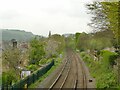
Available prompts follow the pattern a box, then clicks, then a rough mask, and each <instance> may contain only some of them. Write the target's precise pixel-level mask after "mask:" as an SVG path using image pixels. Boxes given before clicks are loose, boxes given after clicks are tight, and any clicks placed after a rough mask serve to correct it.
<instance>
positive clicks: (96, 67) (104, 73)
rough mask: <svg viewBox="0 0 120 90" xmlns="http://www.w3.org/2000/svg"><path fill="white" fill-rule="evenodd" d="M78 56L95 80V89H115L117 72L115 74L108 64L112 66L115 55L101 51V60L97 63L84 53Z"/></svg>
mask: <svg viewBox="0 0 120 90" xmlns="http://www.w3.org/2000/svg"><path fill="white" fill-rule="evenodd" d="M80 56H81V58H82V59H83V60H84V61H85V63H86V64H87V66H88V67H89V70H90V73H91V75H92V77H94V78H95V79H96V86H97V88H114V87H117V75H116V73H117V72H115V71H114V70H113V68H109V67H110V63H111V64H113V63H114V62H113V61H115V59H116V58H117V54H116V53H114V52H110V51H106V50H103V51H101V52H100V56H101V57H102V58H101V59H100V60H99V61H94V60H93V58H92V57H91V56H90V55H89V54H87V53H85V52H81V53H80ZM110 60H111V61H110Z"/></svg>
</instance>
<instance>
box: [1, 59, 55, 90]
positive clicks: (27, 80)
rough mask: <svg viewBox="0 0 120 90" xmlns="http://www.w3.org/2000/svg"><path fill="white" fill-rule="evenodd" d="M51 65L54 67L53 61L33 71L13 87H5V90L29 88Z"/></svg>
mask: <svg viewBox="0 0 120 90" xmlns="http://www.w3.org/2000/svg"><path fill="white" fill-rule="evenodd" d="M53 65H54V60H52V62H51V63H49V64H47V65H46V66H45V67H43V68H41V69H40V70H37V71H35V72H34V73H32V74H31V75H29V76H27V77H26V78H24V79H22V80H20V81H19V82H17V83H15V84H14V85H12V86H10V87H7V89H8V90H18V89H19V90H21V89H22V88H24V87H25V86H26V87H28V86H30V85H31V84H32V83H34V82H35V81H36V80H38V79H39V78H40V77H41V76H43V75H44V74H45V73H46V72H47V71H48V70H49V69H50V68H51V67H52V66H53ZM2 89H3V90H4V89H5V88H2Z"/></svg>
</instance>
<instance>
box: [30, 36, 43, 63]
mask: <svg viewBox="0 0 120 90" xmlns="http://www.w3.org/2000/svg"><path fill="white" fill-rule="evenodd" d="M43 45H44V44H43V43H42V42H40V41H39V40H37V39H36V38H34V39H33V40H32V41H31V42H30V54H29V59H30V61H29V63H30V64H37V65H38V64H39V61H40V60H41V59H42V58H43V57H44V55H45V51H44V46H43Z"/></svg>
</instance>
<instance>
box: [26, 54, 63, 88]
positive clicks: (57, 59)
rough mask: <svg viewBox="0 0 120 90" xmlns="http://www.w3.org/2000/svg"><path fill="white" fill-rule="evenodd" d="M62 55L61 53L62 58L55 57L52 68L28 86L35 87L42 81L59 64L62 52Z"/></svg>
mask: <svg viewBox="0 0 120 90" xmlns="http://www.w3.org/2000/svg"><path fill="white" fill-rule="evenodd" d="M62 55H63V57H62V58H60V57H58V58H56V59H55V65H54V66H52V68H51V69H50V70H49V71H48V72H47V73H45V74H44V75H43V76H42V77H40V78H39V79H38V80H37V81H36V82H35V83H33V84H31V85H30V86H29V87H28V88H37V87H38V85H39V84H40V82H42V81H43V80H44V79H45V78H46V77H47V76H49V75H50V74H51V73H52V72H53V71H54V70H55V69H56V68H57V67H58V66H59V65H60V64H61V62H62V60H63V58H64V53H63V54H62Z"/></svg>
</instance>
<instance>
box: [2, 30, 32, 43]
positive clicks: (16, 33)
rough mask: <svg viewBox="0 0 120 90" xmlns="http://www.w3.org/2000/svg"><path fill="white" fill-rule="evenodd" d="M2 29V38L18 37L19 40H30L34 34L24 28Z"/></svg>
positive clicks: (5, 39) (6, 39)
mask: <svg viewBox="0 0 120 90" xmlns="http://www.w3.org/2000/svg"><path fill="white" fill-rule="evenodd" d="M0 30H2V40H4V41H9V40H11V39H16V40H18V41H23V40H24V41H28V40H30V39H31V38H32V37H34V34H33V33H31V32H26V31H24V30H15V29H14V30H12V29H0Z"/></svg>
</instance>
